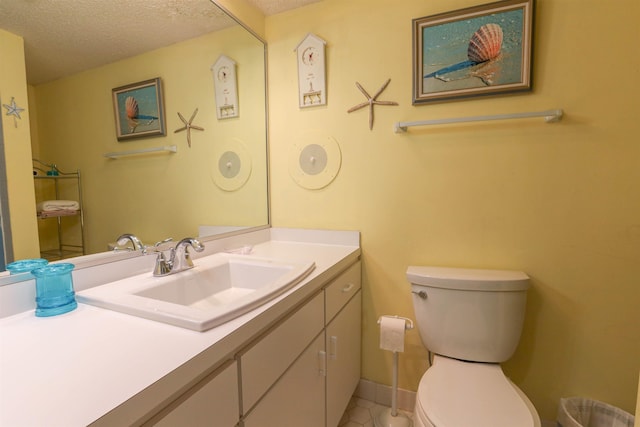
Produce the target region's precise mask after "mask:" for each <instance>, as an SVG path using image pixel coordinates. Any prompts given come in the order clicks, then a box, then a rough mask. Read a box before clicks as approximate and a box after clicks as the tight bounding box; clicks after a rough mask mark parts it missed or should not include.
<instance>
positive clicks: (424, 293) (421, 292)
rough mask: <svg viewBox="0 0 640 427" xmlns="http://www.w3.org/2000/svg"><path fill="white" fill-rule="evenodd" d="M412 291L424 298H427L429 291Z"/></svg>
mask: <svg viewBox="0 0 640 427" xmlns="http://www.w3.org/2000/svg"><path fill="white" fill-rule="evenodd" d="M411 293H412V294H416V295H418V296H419V297H420V298H422V299H427V293H426V292H425V291H418V292H416V291H411Z"/></svg>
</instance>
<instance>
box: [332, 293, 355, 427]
mask: <svg viewBox="0 0 640 427" xmlns="http://www.w3.org/2000/svg"><path fill="white" fill-rule="evenodd" d="M361 305H362V292H361V291H359V290H358V292H357V293H356V294H355V295H354V296H353V298H352V299H351V300H350V301H349V303H347V305H346V306H345V307H344V308H343V309H342V311H340V312H339V313H338V315H337V316H336V317H335V318H334V319H333V320H332V321H331V323H329V325H328V326H327V329H326V340H327V342H326V348H327V427H337V425H338V423H339V422H340V418H342V414H343V413H344V411H345V409H346V408H347V405H348V404H349V400H350V399H351V396H352V395H353V392H354V391H355V389H356V387H357V386H358V382H359V381H360V353H361V351H360V336H361V311H362V310H361Z"/></svg>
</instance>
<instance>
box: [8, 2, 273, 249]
mask: <svg viewBox="0 0 640 427" xmlns="http://www.w3.org/2000/svg"><path fill="white" fill-rule="evenodd" d="M25 3H28V2H23V1H21V0H4V1H3V3H2V6H0V8H1V9H3V10H2V14H3V16H4V18H0V28H3V29H6V30H7V31H9V32H11V31H12V30H13V31H14V33H15V34H18V35H21V34H20V30H17V29H13V28H12V25H13V24H12V22H14V21H16V17H15V16H11V14H9V16H7V15H6V14H5V12H7V9H10V10H11V9H12V8H14V7H15V8H22V7H26V6H24V5H23V4H25ZM54 3H55V4H56V6H59V2H54ZM83 3H84V2H83ZM108 3H110V2H91V4H92V7H93V9H92V10H91V14H92V19H97V18H98V17H103V16H109V15H108V13H101V12H100V11H99V10H97V9H96V8H97V7H101V5H105V4H108ZM135 3H136V4H137V3H138V2H135ZM141 3H145V2H141ZM167 3H171V7H170V8H167V10H166V11H165V12H171V15H170V16H164V17H162V18H158V17H157V16H156V17H154V18H149V17H148V16H147V17H145V15H144V14H138V15H137V20H138V21H144V20H145V19H155V20H156V21H157V24H158V25H156V26H155V27H156V28H155V30H156V31H157V33H156V34H155V35H153V36H152V37H151V39H155V40H164V39H165V36H167V35H170V34H171V33H172V32H173V31H172V28H173V27H174V26H178V23H180V22H185V21H186V22H187V23H188V22H192V23H191V24H188V25H187V26H188V27H189V28H191V29H195V30H196V31H197V32H198V34H195V33H193V34H190V35H189V38H188V39H186V40H180V41H174V40H165V41H164V44H167V43H170V44H168V45H164V46H161V47H158V46H153V47H152V48H151V49H149V48H147V49H146V50H145V51H144V52H141V53H140V52H136V53H135V54H133V56H129V57H126V58H124V59H117V60H110V61H108V63H106V64H104V63H95V64H93V65H91V66H90V67H91V68H90V69H84V70H81V71H77V72H74V73H73V74H71V75H66V76H62V77H60V78H55V79H53V80H48V79H47V77H46V76H47V75H46V74H43V73H40V71H42V70H40V69H38V67H44V61H45V59H46V58H33V61H30V57H29V54H30V51H31V49H30V43H32V41H31V40H30V39H28V38H27V37H26V36H24V37H25V39H24V43H25V55H26V63H27V75H28V82H27V83H28V84H29V87H28V90H29V110H28V112H29V120H30V123H31V124H30V126H31V141H32V144H31V145H32V152H33V157H34V158H36V159H38V160H39V161H40V162H42V163H45V164H47V165H55V167H56V168H57V169H59V170H60V171H65V172H71V173H75V172H76V171H79V172H80V176H81V185H80V188H81V192H82V193H81V195H82V197H81V199H82V206H81V207H80V208H81V211H82V213H83V217H84V226H83V227H81V226H79V223H80V222H81V220H82V217H81V216H79V215H76V216H69V217H64V218H53V219H42V220H38V234H39V236H40V248H41V250H48V249H52V248H53V249H55V248H57V247H58V245H59V243H60V239H61V238H62V239H64V240H65V243H67V242H70V243H71V244H74V245H80V246H82V247H83V250H84V251H85V252H86V253H87V254H96V253H99V252H104V251H107V250H108V249H109V248H110V247H113V245H114V244H115V240H116V239H117V238H118V236H120V235H122V234H123V233H132V234H134V235H136V236H137V237H138V238H139V239H141V240H142V241H143V243H144V244H146V245H149V246H153V245H154V244H155V243H156V242H159V241H162V240H165V239H166V238H169V237H171V238H173V239H174V240H176V241H178V240H180V239H181V238H183V237H186V236H202V235H203V233H204V234H206V235H209V234H212V233H218V232H228V231H234V230H243V229H246V228H251V227H256V226H266V225H268V223H269V214H268V211H269V210H268V196H267V158H266V156H267V154H266V153H267V148H266V133H267V132H266V111H265V108H266V93H265V89H266V87H265V72H266V69H265V61H264V59H265V46H264V43H263V42H262V41H261V40H259V39H258V38H256V37H255V36H254V35H253V34H252V33H251V32H249V31H247V29H245V28H244V27H243V26H241V25H239V24H238V23H237V22H236V21H235V20H233V19H232V18H231V17H229V16H227V15H226V14H225V13H224V12H223V11H222V9H220V8H218V7H217V6H216V5H215V4H214V3H210V2H203V1H201V0H200V1H185V2H180V3H175V2H167ZM203 3H206V8H207V9H206V13H205V12H203V11H202V10H199V9H200V8H201V6H202V5H203ZM132 4H133V3H131V2H128V3H127V5H132ZM196 5H198V6H197V8H196ZM74 7H75V6H74ZM127 7H129V6H127ZM13 12H15V10H14V11H13ZM154 13H155V12H154ZM203 14H204V15H205V16H206V17H207V19H208V20H209V21H211V22H210V23H212V24H213V26H214V27H216V28H215V30H213V29H211V27H207V28H206V29H204V28H201V27H200V26H201V25H203V20H202V19H198V20H196V19H195V17H196V16H198V17H201V16H203ZM14 15H15V13H14ZM120 15H122V14H120ZM55 16H63V13H62V11H58V12H57V13H56V15H55ZM121 17H122V16H120V17H119V18H118V19H120V18H121ZM48 19H50V17H48ZM32 21H33V22H34V24H36V25H37V24H39V21H37V20H32ZM79 22H82V21H79ZM115 22H116V21H111V23H109V22H107V23H100V24H99V23H98V22H97V21H95V22H94V23H93V24H92V25H93V26H94V30H96V32H101V31H104V30H100V31H98V27H101V28H103V29H104V28H109V26H112V27H114V28H115V27H117V26H116V24H115ZM85 24H86V23H85ZM55 26H57V27H58V28H60V27H63V26H62V25H60V24H59V23H55ZM64 27H66V25H65V26H64ZM90 30H91V29H90V28H85V31H90ZM117 30H118V31H119V33H118V34H119V36H118V37H120V36H122V35H123V34H122V32H125V34H126V33H127V32H129V33H130V34H129V35H127V36H125V38H124V40H122V39H118V38H116V36H112V37H111V38H108V37H109V36H108V35H106V34H103V35H104V36H106V37H107V38H108V40H107V41H103V42H100V43H107V44H108V43H114V40H116V41H115V43H119V44H120V45H121V46H122V48H123V49H124V48H125V47H128V46H127V45H128V44H132V45H133V44H135V43H133V42H130V43H128V42H127V40H129V41H132V40H135V39H136V37H141V35H140V31H139V30H140V29H139V28H136V27H134V26H131V27H130V28H124V29H123V28H121V27H118V28H117ZM145 31H151V30H149V29H147V28H146V27H145ZM176 32H177V30H176ZM202 33H204V34H202ZM145 35H148V34H145ZM81 42H82V41H77V43H81ZM96 43H97V42H96ZM95 50H96V51H100V48H99V47H96V49H95ZM116 50H117V49H116ZM71 51H73V46H69V47H67V46H58V47H57V51H56V52H49V53H50V54H54V55H55V56H56V58H55V61H54V62H55V63H57V64H55V63H54V65H60V64H62V63H73V64H75V63H77V62H78V61H76V60H75V59H74V58H73V57H71V56H70V54H69V53H68V52H71ZM34 55H35V52H34ZM221 55H224V56H226V57H228V58H230V59H232V60H233V62H235V71H236V79H237V81H236V82H235V83H236V86H235V88H234V89H236V90H237V99H238V101H237V108H238V110H239V113H238V115H237V117H229V118H218V114H217V113H218V110H217V109H219V108H220V107H221V106H220V105H217V103H216V96H215V84H220V83H223V82H221V80H220V77H219V75H214V74H213V73H212V65H213V64H214V63H215V62H216V60H218V58H219V57H220V56H221ZM39 61H40V62H39ZM34 67H35V69H34ZM155 78H159V81H160V85H161V87H160V89H161V92H162V95H163V97H162V99H161V100H160V103H159V108H162V109H164V112H165V121H166V123H165V126H166V136H153V137H146V138H131V139H127V140H124V141H123V142H118V139H117V138H116V119H115V117H114V109H115V107H114V101H113V99H112V90H113V89H114V88H119V87H122V86H126V85H129V84H133V83H136V82H143V81H147V80H150V79H155ZM218 104H219V103H218ZM143 108H146V107H143V105H142V103H141V102H138V114H139V116H138V117H134V116H132V117H130V118H132V119H136V120H138V121H143V120H147V121H148V120H151V121H153V120H157V119H154V118H153V117H157V116H155V115H154V114H150V115H149V116H150V117H152V118H146V119H142V118H141V116H143V115H144V113H145V112H144V111H143ZM181 116H182V117H181ZM185 121H187V122H189V121H190V122H191V123H190V125H191V126H189V127H191V128H190V129H189V128H188V129H186V132H184V131H183V132H178V130H179V129H180V128H183V127H185V123H184V122H185ZM199 129H203V130H199ZM130 131H132V132H135V131H136V129H135V126H134V127H133V129H130ZM188 139H190V145H189V144H188ZM167 146H175V152H174V151H163V150H161V151H156V150H158V149H161V148H162V147H167ZM132 152H137V153H138V154H131V153H132ZM107 153H115V154H117V155H120V154H124V155H123V156H121V157H116V158H115V159H114V158H108V157H105V154H107ZM6 161H7V162H9V161H11V159H6ZM47 172H48V169H47V168H44V170H38V169H34V174H35V175H36V176H37V177H38V178H40V177H43V178H44V179H35V180H34V181H35V184H34V185H35V192H36V203H41V202H44V201H51V200H59V199H61V200H67V199H68V200H76V201H77V200H78V199H79V196H77V190H78V183H76V182H73V180H62V179H58V180H51V179H47V178H46V177H47ZM54 184H57V188H55V185H54ZM74 192H75V193H74ZM29 214H31V213H29ZM33 215H36V212H33ZM82 230H84V232H82ZM16 238H19V236H14V239H16ZM110 245H111V246H110ZM121 255H122V254H121V253H120V254H119V256H121ZM36 256H37V254H34V257H36Z"/></svg>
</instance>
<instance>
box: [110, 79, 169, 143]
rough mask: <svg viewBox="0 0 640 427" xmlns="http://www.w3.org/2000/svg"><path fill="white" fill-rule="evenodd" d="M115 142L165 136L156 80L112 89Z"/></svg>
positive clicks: (162, 108)
mask: <svg viewBox="0 0 640 427" xmlns="http://www.w3.org/2000/svg"><path fill="white" fill-rule="evenodd" d="M111 92H112V96H113V110H114V113H115V119H116V137H117V138H118V141H127V140H129V139H134V138H143V137H149V136H164V135H166V134H167V130H166V128H165V121H164V105H163V99H162V82H161V80H160V78H159V77H157V78H154V79H150V80H145V81H142V82H138V83H132V84H128V85H126V86H120V87H117V88H115V89H112V91H111Z"/></svg>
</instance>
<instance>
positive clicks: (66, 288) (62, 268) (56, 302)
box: [31, 263, 78, 317]
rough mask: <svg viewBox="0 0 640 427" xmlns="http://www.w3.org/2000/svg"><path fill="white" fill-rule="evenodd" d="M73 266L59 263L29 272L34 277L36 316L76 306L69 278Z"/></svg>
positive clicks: (51, 314) (55, 312) (59, 312)
mask: <svg viewBox="0 0 640 427" xmlns="http://www.w3.org/2000/svg"><path fill="white" fill-rule="evenodd" d="M73 268H74V265H73V264H69V263H60V264H50V265H46V266H44V267H40V268H36V269H35V270H33V271H32V272H31V274H33V275H34V276H35V277H36V316H38V317H48V316H56V315H58V314H62V313H66V312H68V311H71V310H74V309H75V308H76V307H77V306H78V303H77V302H76V297H75V292H74V290H73V280H72V278H71V271H72V270H73Z"/></svg>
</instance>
